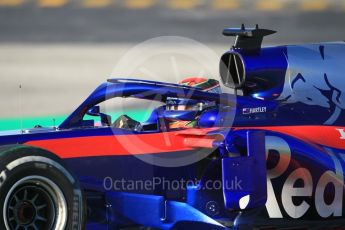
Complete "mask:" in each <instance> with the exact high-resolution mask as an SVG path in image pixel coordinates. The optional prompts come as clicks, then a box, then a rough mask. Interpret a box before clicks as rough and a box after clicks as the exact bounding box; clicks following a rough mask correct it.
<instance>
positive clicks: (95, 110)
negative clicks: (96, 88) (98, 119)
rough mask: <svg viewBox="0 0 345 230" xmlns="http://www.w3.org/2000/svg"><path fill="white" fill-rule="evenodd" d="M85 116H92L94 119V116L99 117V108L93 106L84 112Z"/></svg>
mask: <svg viewBox="0 0 345 230" xmlns="http://www.w3.org/2000/svg"><path fill="white" fill-rule="evenodd" d="M86 114H87V115H89V116H93V117H95V116H99V114H100V108H99V106H97V105H96V106H93V107H92V108H91V109H89V110H88V111H87V112H86Z"/></svg>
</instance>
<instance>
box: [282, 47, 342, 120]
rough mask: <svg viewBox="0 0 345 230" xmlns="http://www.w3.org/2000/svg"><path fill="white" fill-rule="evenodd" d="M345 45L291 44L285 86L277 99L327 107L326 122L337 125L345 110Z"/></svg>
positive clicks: (288, 49)
mask: <svg viewBox="0 0 345 230" xmlns="http://www.w3.org/2000/svg"><path fill="white" fill-rule="evenodd" d="M344 53H345V45H344V44H341V43H326V44H324V45H307V46H288V47H287V59H288V68H287V71H286V76H285V85H284V89H283V91H282V94H281V95H280V97H279V98H278V100H282V101H285V102H286V103H288V104H290V103H298V102H300V103H303V104H306V105H313V106H319V107H321V108H324V109H327V110H328V111H329V112H328V113H327V114H329V116H328V117H324V121H323V122H324V124H327V125H331V124H334V123H335V122H336V121H337V120H338V119H339V117H340V115H341V112H342V111H343V110H344V109H345V94H344V92H343V91H344V90H345V79H344V76H343V75H344V73H345V56H344Z"/></svg>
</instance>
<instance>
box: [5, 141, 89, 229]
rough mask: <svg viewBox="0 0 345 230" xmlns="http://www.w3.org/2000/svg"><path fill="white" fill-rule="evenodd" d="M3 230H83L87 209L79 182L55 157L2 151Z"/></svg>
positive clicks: (18, 148) (26, 151)
mask: <svg viewBox="0 0 345 230" xmlns="http://www.w3.org/2000/svg"><path fill="white" fill-rule="evenodd" d="M0 213H1V215H2V216H1V218H0V229H8V230H27V229H30V230H31V229H32V230H64V229H68V230H80V229H83V228H84V222H85V219H86V218H85V208H84V200H83V196H82V191H81V189H80V186H79V183H78V181H77V180H76V179H75V178H74V177H73V175H72V174H71V173H70V172H69V171H68V170H67V169H66V167H65V166H64V164H63V162H62V161H61V160H60V159H59V158H58V157H57V156H55V155H54V154H51V153H49V152H47V151H44V150H42V149H38V148H33V147H27V146H21V145H16V146H4V147H1V148H0Z"/></svg>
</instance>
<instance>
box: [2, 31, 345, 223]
mask: <svg viewBox="0 0 345 230" xmlns="http://www.w3.org/2000/svg"><path fill="white" fill-rule="evenodd" d="M273 32H274V31H270V30H264V29H260V28H253V29H246V28H244V27H242V28H240V29H225V30H224V35H228V36H237V40H236V44H235V45H234V46H233V47H232V48H231V49H230V50H229V51H228V52H226V53H225V54H224V55H223V56H222V58H221V62H220V75H221V78H222V81H223V84H224V86H226V87H231V88H234V89H235V93H234V94H227V93H214V92H205V91H203V90H201V89H200V88H198V87H190V86H186V85H179V84H170V83H162V82H154V81H146V80H135V79H110V80H108V81H107V82H106V83H103V84H102V85H100V86H99V87H98V88H97V89H96V90H95V91H94V92H93V93H92V94H91V95H90V96H89V97H88V98H87V99H86V100H85V101H84V102H83V103H82V104H81V105H80V106H79V107H78V108H77V109H76V110H75V111H74V112H73V113H72V114H71V115H70V116H69V117H68V118H67V119H66V120H65V121H64V122H63V123H62V124H61V125H60V126H59V127H58V128H35V129H31V130H25V131H24V132H22V131H18V132H15V131H13V132H12V131H8V132H3V133H1V135H2V136H1V137H0V144H1V145H9V144H21V145H24V146H34V147H39V148H42V149H44V150H46V151H49V152H51V153H53V154H55V155H56V156H58V157H59V158H61V159H63V161H64V162H66V164H67V166H68V169H69V170H70V171H71V172H72V173H73V174H74V175H76V176H77V178H78V179H79V181H80V184H81V186H82V188H83V190H84V195H85V198H86V200H87V205H88V217H87V223H88V224H87V228H88V229H117V228H125V227H132V226H145V227H153V228H159V229H170V228H176V229H194V228H195V229H228V228H229V229H232V228H234V229H252V228H254V227H257V228H267V227H273V228H289V227H303V228H306V229H307V228H310V229H313V228H315V229H316V228H317V229H329V228H333V229H335V228H338V229H339V228H341V227H342V226H344V225H345V206H344V205H345V204H344V195H345V194H344V175H345V173H344V170H345V113H344V108H345V93H343V92H344V91H343V90H345V81H344V80H343V76H342V75H343V73H344V72H345V43H344V42H338V43H322V44H310V45H291V46H290V45H286V46H276V47H265V48H263V47H261V42H262V38H263V37H264V36H266V35H269V34H271V33H273ZM239 91H241V93H238V92H239ZM123 97H130V98H137V99H140V100H152V101H158V102H161V103H163V105H162V106H160V107H158V108H157V109H155V110H154V111H153V112H152V115H151V116H150V118H149V119H148V120H147V121H146V122H142V123H140V124H139V126H136V127H135V128H126V129H125V128H119V127H114V126H113V125H112V123H111V122H110V121H109V116H107V115H106V114H102V113H99V111H97V107H95V106H97V105H98V104H100V103H102V102H104V101H106V100H110V99H112V98H123ZM169 98H178V99H187V100H191V101H197V102H198V103H200V104H201V105H207V106H205V107H202V106H200V109H198V110H184V111H179V110H168V109H167V106H166V104H167V102H168V101H169ZM86 114H93V115H94V116H99V117H100V118H101V121H102V125H101V126H96V125H95V122H94V121H93V120H85V118H84V117H85V115H86ZM191 119H193V120H195V121H196V125H195V127H188V128H178V129H171V128H170V127H169V122H171V121H176V120H188V121H190V120H191ZM180 159H188V160H186V162H183V161H181V160H180ZM191 159H192V160H191ZM170 161H171V162H172V163H171V164H169V162H170ZM162 162H163V163H162ZM195 180H197V181H198V183H193V184H192V183H186V182H190V181H195ZM129 181H131V182H138V183H139V182H140V181H152V183H153V185H152V184H151V186H144V187H143V186H132V187H131V188H128V186H127V187H126V186H124V185H128V184H127V183H128V182H129ZM173 181H179V182H181V181H182V183H183V182H185V183H186V184H185V187H184V186H176V187H174V186H172V184H169V183H170V182H173ZM164 182H166V183H164ZM168 184H169V185H171V186H168ZM210 184H211V185H212V186H210ZM180 185H181V184H180Z"/></svg>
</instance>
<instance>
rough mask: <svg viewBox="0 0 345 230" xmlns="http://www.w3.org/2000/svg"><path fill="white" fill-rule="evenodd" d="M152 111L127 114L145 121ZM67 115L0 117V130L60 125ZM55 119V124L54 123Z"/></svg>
mask: <svg viewBox="0 0 345 230" xmlns="http://www.w3.org/2000/svg"><path fill="white" fill-rule="evenodd" d="M122 114H123V113H112V114H110V115H111V116H112V120H113V121H115V119H117V118H118V117H119V116H120V115H122ZM150 114H151V111H147V110H131V111H127V112H126V115H128V116H130V117H131V118H133V119H135V120H137V121H140V122H143V121H145V120H147V119H148V117H149V116H150ZM66 117H67V115H59V116H44V117H43V116H42V117H25V118H23V119H21V118H18V117H16V118H0V131H4V130H14V129H29V128H33V127H34V126H35V125H41V126H43V127H51V126H54V125H56V126H59V124H61V123H62V122H63V121H64V120H65V119H66ZM54 119H55V124H54ZM85 119H94V120H99V119H97V118H95V117H90V116H86V117H85Z"/></svg>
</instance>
